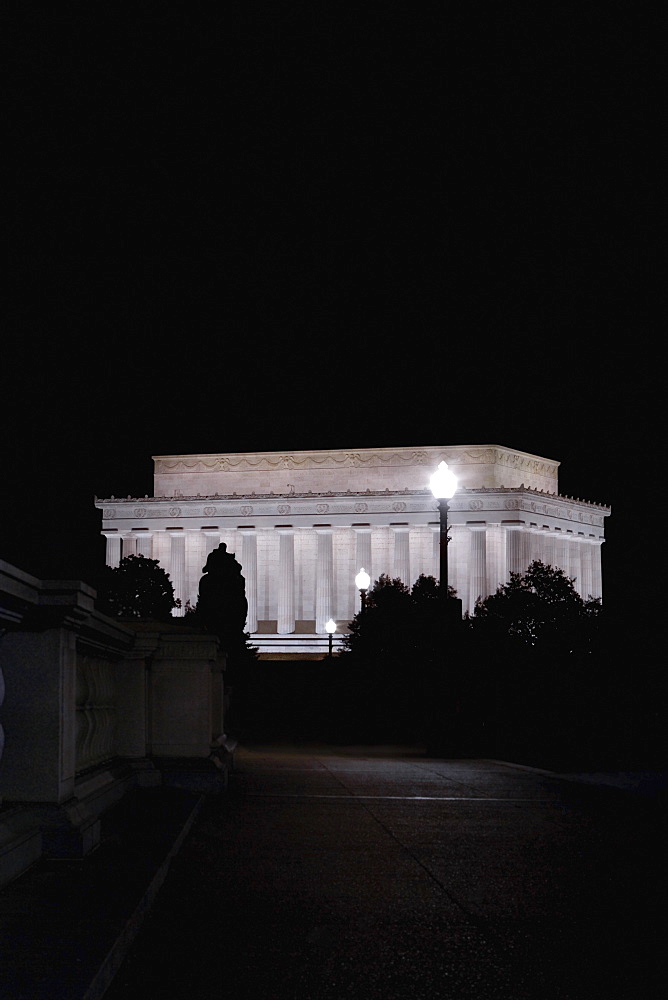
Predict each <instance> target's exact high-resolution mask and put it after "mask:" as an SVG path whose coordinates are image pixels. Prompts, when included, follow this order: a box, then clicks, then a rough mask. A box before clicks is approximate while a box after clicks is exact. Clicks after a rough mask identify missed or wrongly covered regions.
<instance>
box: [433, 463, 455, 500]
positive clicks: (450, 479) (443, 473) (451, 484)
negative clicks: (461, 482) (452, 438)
mask: <svg viewBox="0 0 668 1000" xmlns="http://www.w3.org/2000/svg"><path fill="white" fill-rule="evenodd" d="M429 486H430V488H431V492H432V493H433V494H434V496H435V497H436V499H437V500H450V499H451V498H452V497H453V496H454V495H455V492H456V490H457V477H456V475H455V474H454V472H450V470H449V468H448V465H447V462H440V463H439V466H438V469H437V470H436V472H435V473H434V474H433V476H432V477H431V479H430V480H429Z"/></svg>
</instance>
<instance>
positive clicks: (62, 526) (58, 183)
mask: <svg viewBox="0 0 668 1000" xmlns="http://www.w3.org/2000/svg"><path fill="white" fill-rule="evenodd" d="M357 6H358V5H354V6H353V5H348V4H334V3H326V2H325V3H312V4H308V5H306V4H304V5H303V4H300V3H290V4H280V3H278V4H250V5H249V4H243V3H229V4H227V3H226V4H220V5H210V4H207V5H201V6H200V5H198V4H195V3H187V4H186V3H183V4H181V3H170V4H157V3H141V4H138V5H130V7H128V6H127V5H114V4H110V5H96V4H80V5H67V10H66V11H64V10H62V9H57V7H53V6H51V5H37V4H30V3H24V4H21V5H18V4H17V5H16V6H15V7H12V6H11V5H10V6H9V7H8V8H5V14H4V24H3V30H4V32H5V34H6V37H7V38H8V40H9V47H10V51H11V53H12V57H11V60H10V73H9V84H8V86H7V88H6V107H7V109H8V127H7V137H6V139H7V141H6V149H7V152H6V154H5V157H6V171H7V172H6V178H7V180H6V184H5V199H6V207H7V210H6V219H7V224H6V232H7V235H8V240H7V246H8V266H7V269H6V278H7V286H8V287H7V294H6V297H5V304H6V312H5V336H4V338H3V340H4V345H5V346H4V348H3V355H4V364H3V371H4V377H3V380H2V381H3V390H2V408H3V428H4V434H3V439H4V442H5V445H4V446H5V456H4V463H3V465H4V476H3V479H4V482H3V497H2V529H3V542H2V547H1V551H0V557H4V558H5V559H7V560H9V561H11V562H14V563H16V564H17V565H20V566H23V568H25V569H26V570H28V571H30V572H35V573H37V574H38V575H49V576H59V575H61V574H62V575H68V576H72V575H84V576H86V577H87V578H91V579H92V578H94V575H95V567H96V566H97V565H98V563H99V559H100V556H101V552H102V551H103V550H102V548H101V546H100V543H99V541H98V538H97V532H98V529H99V518H98V515H97V513H96V512H95V511H94V510H93V508H92V498H93V495H94V494H97V495H98V496H108V495H111V494H115V495H116V496H120V495H127V494H132V495H140V496H143V495H144V494H146V493H148V494H150V493H151V492H152V478H151V477H152V463H151V455H154V454H165V453H178V452H181V453H188V452H208V451H239V450H266V449H269V450H286V451H289V450H293V449H304V448H326V447H344V448H345V447H351V448H353V447H364V446H392V445H429V444H449V443H455V444H456V443H472V444H475V443H500V444H505V445H508V446H511V447H514V448H518V449H521V450H524V451H528V452H532V453H536V454H538V455H543V456H546V457H549V458H555V459H558V460H560V461H561V463H562V465H561V474H560V488H561V492H562V493H565V494H569V495H570V494H575V495H576V496H582V497H584V498H586V499H589V500H594V501H599V502H606V503H610V504H612V505H613V510H614V516H613V518H611V519H610V521H609V532H608V535H609V539H610V540H609V543H608V545H607V548H606V560H608V565H609V566H610V567H611V568H612V569H613V570H615V571H616V573H617V575H618V576H621V575H622V572H623V571H624V570H625V568H626V563H627V562H628V560H629V558H630V555H629V553H631V552H632V548H633V545H634V544H635V541H633V540H632V539H634V538H635V535H634V533H633V531H632V530H631V528H632V512H633V509H634V505H635V504H637V502H638V489H639V488H640V489H644V488H645V487H647V486H648V485H650V484H651V483H652V482H653V481H654V480H655V477H656V472H655V471H651V470H652V469H656V447H657V444H656V441H657V438H656V429H657V427H656V424H657V413H658V403H657V402H656V396H657V394H658V388H659V381H658V379H659V375H658V371H657V355H656V347H653V346H652V345H655V344H656V342H657V340H658V333H657V331H656V327H655V325H654V322H655V321H654V315H653V313H654V309H653V306H654V304H655V303H654V302H653V297H652V293H651V287H652V281H653V278H655V277H656V270H657V268H656V263H655V250H654V244H655V229H656V222H655V211H656V209H655V205H656V200H657V199H656V190H657V188H656V185H655V178H654V175H653V162H654V159H655V154H654V149H653V140H652V136H653V132H654V128H655V113H654V112H655V109H656V104H655V101H654V97H653V94H654V89H655V88H654V81H653V80H652V75H651V73H650V72H649V71H648V69H647V67H646V61H647V52H648V49H649V47H650V46H649V43H648V38H649V36H650V34H651V31H652V27H651V25H647V24H646V23H645V14H644V12H643V10H642V8H641V7H638V6H637V5H634V4H630V3H629V4H622V3H607V4H569V3H566V4H557V5H543V4H535V3H513V2H511V3H504V4H496V3H476V2H468V3H462V4H448V3H446V2H440V3H431V2H424V3H420V4H416V3H414V2H411V3H409V2H389V0H388V2H385V3H383V4H376V3H370V4H364V5H360V6H361V7H363V8H364V9H363V10H358V9H357ZM636 477H637V478H636ZM630 482H632V483H633V490H634V492H633V495H631V492H630V489H629V483H630ZM35 529H36V531H37V534H35ZM31 538H32V539H33V540H32V541H31V540H30V539H31ZM34 539H38V543H39V544H37V543H36V542H35V540H34ZM611 549H612V552H611ZM625 560H626V562H625Z"/></svg>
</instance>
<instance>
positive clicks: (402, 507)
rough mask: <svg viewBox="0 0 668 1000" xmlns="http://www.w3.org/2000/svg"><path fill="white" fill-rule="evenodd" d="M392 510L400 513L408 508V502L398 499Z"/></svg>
mask: <svg viewBox="0 0 668 1000" xmlns="http://www.w3.org/2000/svg"><path fill="white" fill-rule="evenodd" d="M392 510H394V511H396V512H397V513H400V512H401V511H402V510H406V504H405V503H404V502H403V501H402V500H396V501H395V502H394V503H393V504H392Z"/></svg>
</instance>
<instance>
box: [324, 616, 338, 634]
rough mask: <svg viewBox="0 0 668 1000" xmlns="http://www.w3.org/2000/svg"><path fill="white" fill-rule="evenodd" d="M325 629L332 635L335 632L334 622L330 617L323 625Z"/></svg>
mask: <svg viewBox="0 0 668 1000" xmlns="http://www.w3.org/2000/svg"><path fill="white" fill-rule="evenodd" d="M325 630H326V631H327V632H329V634H330V635H333V634H334V633H335V632H336V622H334V621H332V619H331V618H330V619H329V621H328V622H327V624H326V625H325Z"/></svg>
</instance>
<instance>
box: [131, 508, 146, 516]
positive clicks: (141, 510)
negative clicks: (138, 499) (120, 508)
mask: <svg viewBox="0 0 668 1000" xmlns="http://www.w3.org/2000/svg"><path fill="white" fill-rule="evenodd" d="M132 513H133V514H134V516H135V517H143V516H144V514H145V513H146V508H145V507H135V509H134V510H133V511H132Z"/></svg>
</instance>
